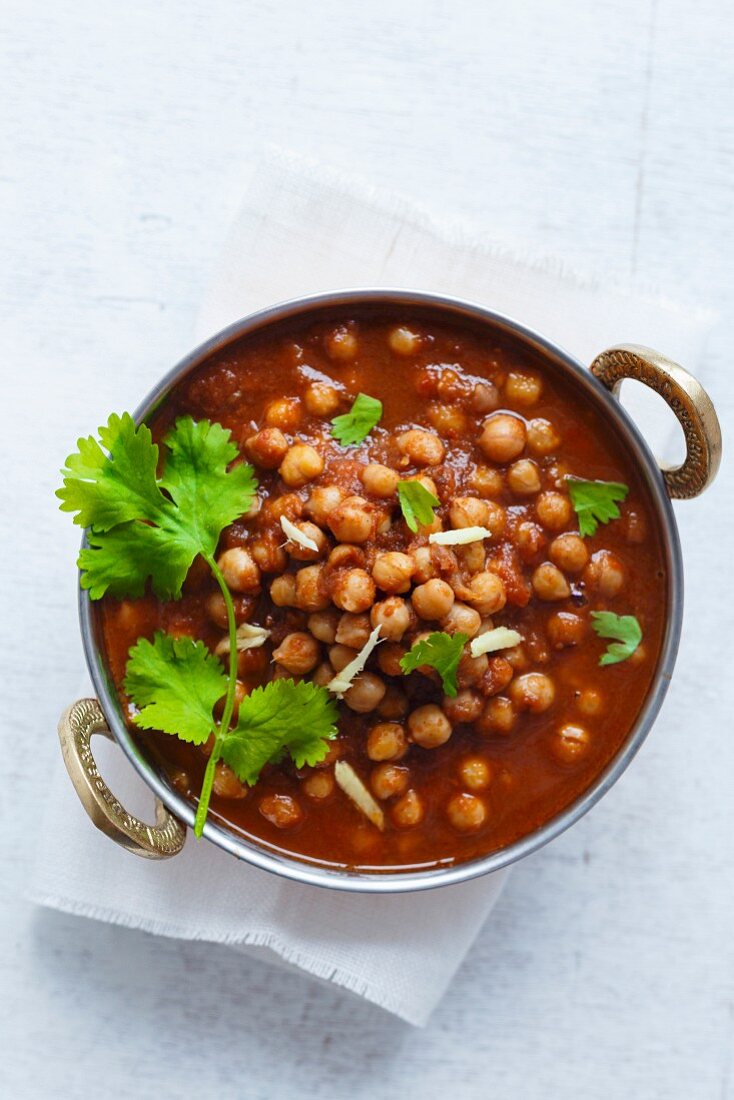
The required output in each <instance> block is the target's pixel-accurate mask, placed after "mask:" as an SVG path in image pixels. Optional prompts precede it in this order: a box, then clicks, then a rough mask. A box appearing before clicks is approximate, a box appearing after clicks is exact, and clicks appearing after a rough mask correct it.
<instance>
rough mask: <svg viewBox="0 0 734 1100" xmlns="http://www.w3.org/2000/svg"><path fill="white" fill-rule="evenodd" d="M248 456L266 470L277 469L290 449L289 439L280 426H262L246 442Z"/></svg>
mask: <svg viewBox="0 0 734 1100" xmlns="http://www.w3.org/2000/svg"><path fill="white" fill-rule="evenodd" d="M245 450H246V451H247V455H248V457H249V458H250V459H251V460H252V462H254V463H255V465H256V466H261V467H262V468H263V469H264V470H277V468H278V466H280V464H281V462H282V461H283V459H284V458H285V454H286V451H287V450H288V440H287V439H286V437H285V436H284V435H283V433H282V432H281V430H280V428H262V429H261V431H259V432H257V433H256V434H255V435H253V436H250V438H249V439H248V440H247V441H246V443H245Z"/></svg>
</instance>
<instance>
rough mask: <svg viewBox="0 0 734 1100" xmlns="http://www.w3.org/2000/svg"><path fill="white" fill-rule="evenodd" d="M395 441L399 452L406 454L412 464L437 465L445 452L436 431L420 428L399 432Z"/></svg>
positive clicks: (441, 460)
mask: <svg viewBox="0 0 734 1100" xmlns="http://www.w3.org/2000/svg"><path fill="white" fill-rule="evenodd" d="M396 442H397V445H398V449H399V451H400V453H401V454H404V455H406V456H407V457H408V458H409V459H410V461H411V462H412V463H413V465H414V466H438V464H439V462H443V457H444V454H445V453H446V451H445V448H444V445H443V443H442V442H441V440H440V439H439V437H438V436H437V435H436V433H435V432H427V431H424V430H423V429H422V428H411V429H410V431H407V432H401V433H400V435H399V436H398V437H397V440H396Z"/></svg>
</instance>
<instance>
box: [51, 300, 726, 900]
mask: <svg viewBox="0 0 734 1100" xmlns="http://www.w3.org/2000/svg"><path fill="white" fill-rule="evenodd" d="M398 307H402V308H405V309H406V310H410V309H419V310H420V311H422V312H424V313H425V312H427V313H429V314H430V315H431V316H433V317H435V318H437V319H440V320H442V321H449V322H454V323H456V322H461V321H467V322H470V323H471V325H472V326H473V327H474V328H475V329H476V327H477V326H486V327H487V329H488V332H491V333H492V334H497V333H498V332H499V333H503V334H506V335H508V336H510V337H512V338H513V340H514V341H515V342H517V343H519V344H521V345H524V346H525V347H527V348H528V349H529V350H530V351H532V352H533V353H535V354H536V355H540V356H541V357H542V358H543V359H544V360H545V361H546V362H547V363H549V364H551V365H552V366H553V367H554V368H555V369H556V370H557V371H560V372H561V373H562V374H563V375H564V377H565V378H567V379H568V380H569V381H570V382H571V383H572V384H573V385H574V386H575V387H576V389H577V390H578V392H579V394H580V395H583V396H584V397H585V398H587V399H588V400H590V401H592V402H593V403H594V404H595V405H596V406H597V407H600V408H601V409H602V410H603V412H604V414H605V416H606V417H607V418H608V419H609V421H610V423H611V424H612V425H613V426H614V428H615V429H616V431H617V433H618V435H619V436H620V437H621V439H622V440H623V441H624V443H625V445H626V446H627V448H628V450H629V453H630V454H631V455H632V456H633V457H634V459H635V461H636V463H637V466H638V471H639V473H640V474H641V476H642V478H643V480H644V482H645V484H646V485H647V488H648V490H649V493H650V499H651V501H652V505H653V507H654V510H655V512H656V518H657V522H658V526H659V530H660V532H661V537H662V542H663V547H664V554H665V558H666V566H667V569H666V572H667V585H668V590H667V606H668V615H667V625H666V627H665V635H664V638H663V642H662V647H661V651H660V658H659V661H658V667H657V672H656V674H655V678H654V680H653V683H652V685H651V687H650V690H649V693H648V696H647V699H646V701H645V704H644V706H643V707H642V710H641V711H640V713H639V715H638V717H637V720H636V722H635V723H634V725H633V727H632V729H631V730H630V731H629V733H628V735H627V737H626V739H625V741H624V743H623V744H622V745H621V747H620V748H619V750H618V752H617V753H616V755H615V756H614V757H613V759H612V760H611V761H610V763H609V764H608V765H607V767H606V768H605V769H604V771H603V772H602V773H601V774H600V775H599V776H598V777H597V778H596V779H595V780H594V782H593V783H592V784H591V786H590V787H589V788H588V789H587V790H586V791H585V792H584V794H583V795H581V797H579V798H577V799H576V801H574V802H573V803H572V804H571V805H569V806H567V807H566V808H565V809H564V810H563V811H562V812H561V813H559V814H557V815H556V816H555V817H554V818H552V819H551V820H550V821H548V822H546V824H545V825H543V826H541V827H540V828H538V829H536V830H534V831H533V832H531V833H529V834H528V835H527V836H524V837H522V838H521V839H520V840H517V841H515V842H514V843H513V844H510V845H508V846H507V847H505V848H503V849H501V850H499V851H496V852H492V853H491V854H489V855H486V856H483V857H481V858H478V859H473V860H469V861H467V862H463V863H458V864H454V865H450V866H441V867H435V868H431V869H427V870H416V871H390V870H386V871H380V872H361V871H352V870H346V869H339V868H335V867H333V866H327V865H324V864H320V863H318V862H315V861H308V860H306V859H303V858H296V857H295V856H291V855H289V854H286V853H284V852H282V851H280V850H277V849H275V848H274V847H270V846H268V845H267V844H265V843H262V842H255V841H252V840H248V839H245V838H244V837H242V836H240V835H238V834H236V833H235V832H233V831H230V830H229V829H227V828H225V827H223V826H221V825H218V824H216V823H215V822H213V821H209V822H208V823H207V824H206V826H205V828H204V837H205V838H206V839H207V840H208V841H211V842H212V843H213V844H216V845H217V846H218V847H220V848H223V849H224V850H225V851H227V852H230V853H231V854H232V855H233V856H236V857H237V858H238V859H242V860H245V861H246V862H247V863H250V864H252V865H253V866H255V867H260V868H261V869H263V870H266V871H271V872H273V873H274V874H277V875H281V876H283V877H284V878H288V879H293V880H294V881H296V882H303V883H307V884H309V885H311V886H324V887H329V888H331V889H336V890H350V891H356V892H363V893H398V892H405V891H413V890H426V889H430V888H433V887H437V886H448V885H450V884H453V883H457V882H464V881H466V880H467V879H470V878H475V877H476V876H478V875H484V874H487V873H489V872H491V871H497V870H499V869H500V868H501V867H506V866H507V865H508V864H510V863H514V862H516V861H517V860H519V859H522V858H523V857H524V856H526V855H529V854H530V853H531V852H534V851H536V850H537V849H538V848H540V847H542V846H543V845H544V844H547V843H548V841H550V840H553V838H554V837H556V836H558V835H559V833H562V832H563V831H564V830H565V829H567V828H568V827H569V826H570V825H572V824H573V823H574V822H575V821H577V820H578V819H579V818H580V817H581V816H582V815H583V814H585V813H586V812H587V810H589V809H591V807H592V806H593V805H594V804H595V803H596V802H598V801H599V799H600V798H601V797H602V795H603V794H604V793H605V792H606V791H608V790H609V788H610V787H611V786H612V784H613V783H614V782H615V781H616V780H617V779H618V778H619V776H620V775H621V774H622V772H623V771H624V770H625V768H626V767H627V765H628V764H629V763H630V761H631V760H632V757H633V756H634V755H635V753H636V752H637V751H638V749H639V748H640V745H641V744H642V742H643V741H644V739H645V737H646V736H647V734H648V731H649V730H650V728H651V726H652V724H653V722H654V720H655V717H656V715H657V713H658V711H659V709H660V705H661V703H662V701H663V698H664V696H665V693H666V691H667V689H668V684H669V683H670V678H671V676H672V673H673V666H674V664H675V659H676V654H677V651H678V643H679V638H680V631H681V621H682V613H683V571H682V563H681V552H680V543H679V539H678V530H677V527H676V522H675V518H674V515H673V510H672V507H671V504H670V499H671V498H672V497H693V496H697V495H698V494H699V493H700V492H702V491H703V489H704V488H705V487H706V486H707V485H708V484H709V483H710V482H711V481H712V480H713V478H714V476H715V474H716V470H717V468H718V465H719V460H720V454H721V432H720V429H719V424H718V420H717V417H716V413H715V411H714V408H713V406H712V404H711V401H710V400H709V398H708V396H707V395H706V393H705V392H704V390H703V389H702V387H701V386H700V385H699V383H698V382H697V381H696V380H695V379H694V378H693V377H692V376H691V375H690V374H688V372H686V371H685V370H683V368H681V367H679V366H677V365H676V364H674V363H671V362H670V361H669V360H667V359H665V358H664V357H663V356H661V355H659V354H658V353H657V352H653V351H651V350H650V349H648V348H640V347H636V346H631V345H622V346H619V347H615V348H612V349H609V350H608V351H606V352H603V353H602V354H601V355H599V356H598V357H597V359H595V360H594V362H593V363H592V364H591V368H590V369H587V368H586V367H584V366H583V365H582V364H581V363H579V362H578V361H577V360H576V359H574V358H573V357H572V356H571V355H569V354H568V353H567V352H565V351H563V350H562V349H561V348H560V347H558V346H557V345H556V344H554V343H552V342H551V341H549V340H547V339H546V338H545V337H543V336H541V335H539V334H538V333H536V332H533V331H532V330H531V329H529V328H527V327H526V326H525V325H523V324H521V323H520V322H518V321H514V320H511V319H510V318H509V317H505V316H503V315H501V314H499V313H495V312H494V311H493V310H491V309H487V308H485V307H483V306H480V305H475V304H472V303H469V302H464V301H460V300H458V299H454V298H447V297H443V296H441V295H433V294H426V293H422V292H416V291H407V290H344V291H337V292H334V293H329V294H320V295H316V296H314V297H309V298H300V299H297V300H294V301H289V302H284V303H282V304H280V305H275V306H272V307H271V308H269V309H264V310H260V311H259V312H257V313H254V314H252V315H251V316H250V317H246V318H245V319H244V320H242V321H238V322H236V323H235V324H233V325H230V326H229V327H228V328H226V329H224V330H223V331H222V332H220V333H219V334H218V335H216V336H214V337H212V339H211V340H207V341H206V343H204V344H202V345H201V346H200V347H198V348H196V350H195V351H193V352H192V353H191V354H190V355H187V356H186V357H185V358H184V359H182V360H181V362H180V363H178V364H177V366H175V367H174V368H173V369H172V370H171V371H169V372H168V374H167V375H166V376H165V377H164V378H163V379H162V380H161V381H160V382H159V384H158V385H157V386H156V387H155V389H154V390H153V391H152V392H151V393H150V394H149V395H148V397H147V398H146V399H145V401H143V403H142V404H141V405H140V407H139V408H138V410H137V413H136V419H137V420H142V419H144V418H145V417H147V416H149V415H150V414H151V413H152V412H153V411H154V410H155V409H156V408H157V407H158V406H159V405H160V403H161V402H162V401H164V400H165V398H166V396H167V395H168V393H169V392H170V390H171V389H172V388H173V387H174V386H175V385H176V384H177V383H178V382H180V380H181V379H182V378H184V377H185V376H186V375H187V374H188V373H189V372H191V371H192V370H195V369H196V368H197V367H198V366H199V365H200V364H202V363H203V362H204V361H205V360H207V359H208V358H209V357H210V356H211V355H212V354H213V353H215V352H218V351H220V350H221V349H222V348H224V347H226V346H227V345H228V344H231V343H232V342H233V341H235V340H238V339H240V337H242V336H246V335H248V334H250V333H254V332H256V331H261V330H263V329H266V328H267V327H269V326H271V325H274V324H279V323H280V322H282V321H285V320H292V319H299V320H300V319H302V320H304V321H305V322H309V321H313V320H316V319H317V318H318V317H319V316H320V315H323V314H328V315H329V316H334V315H339V314H340V313H341V314H342V315H343V316H346V315H348V314H349V312H350V310H354V309H355V308H356V309H358V310H365V309H369V310H370V311H374V312H376V313H378V314H379V312H380V310H384V311H385V312H387V311H390V312H391V313H394V311H395V309H396V308H398ZM624 378H636V379H638V380H640V381H642V382H644V383H645V384H647V385H648V386H650V387H652V388H653V389H654V390H656V391H657V392H658V393H660V394H661V395H662V396H663V397H664V399H665V400H666V401H667V403H668V404H669V405H670V407H671V408H672V409H673V411H674V412H675V414H676V416H677V417H678V419H679V421H680V423H681V425H682V427H683V430H684V433H685V437H686V445H687V455H686V459H685V461H684V463H683V464H682V465H681V466H680V467H678V468H676V469H674V470H661V468H660V467H659V465H658V463H657V462H656V460H655V459H654V458H653V455H652V454H651V452H650V450H649V448H648V446H647V444H646V442H645V440H644V438H643V437H642V435H641V434H640V431H639V430H638V428H637V427H636V425H635V424H634V422H633V421H632V420H631V419H630V417H629V415H628V414H627V413H626V412H625V410H624V409H623V408H622V406H621V405H620V404H619V402H618V400H616V399H615V395H616V393H617V391H618V389H619V386H620V384H621V381H622V380H623V379H624ZM79 610H80V619H81V630H82V638H83V642H84V651H85V655H86V659H87V664H88V666H89V671H90V673H91V676H92V681H93V683H94V687H95V691H96V693H97V699H86V700H80V701H78V702H77V703H75V704H73V705H72V706H71V707H70V708H68V710H67V711H66V712H65V713H64V715H63V716H62V719H61V722H60V725H59V735H60V738H61V743H62V750H63V754H64V759H65V762H66V766H67V769H68V770H69V774H70V776H71V779H72V781H73V783H74V786H75V787H76V790H77V792H78V794H79V797H80V798H81V800H82V802H83V804H84V806H85V808H86V809H87V811H88V813H89V815H90V817H91V818H92V820H93V822H94V823H95V824H96V825H97V826H98V827H99V828H100V829H102V830H103V831H104V832H105V833H107V834H108V835H109V836H111V837H112V838H113V839H114V840H116V841H117V842H118V843H120V844H122V845H124V846H125V847H126V848H128V849H129V850H130V851H132V852H135V853H136V854H138V855H142V856H146V857H148V858H154V859H155V858H165V857H168V856H171V855H175V854H176V853H177V852H179V851H180V850H181V848H182V847H183V842H184V839H185V826H184V824H183V823H185V824H187V825H190V826H192V825H193V822H194V816H195V812H194V809H193V807H192V805H191V804H190V803H189V802H188V801H186V800H185V799H184V798H182V797H181V796H180V795H179V794H178V793H177V792H176V791H175V790H174V789H173V788H172V787H171V785H170V784H169V783H168V781H167V780H166V778H165V777H164V776H162V775H161V774H160V773H159V772H158V770H157V769H156V767H155V766H154V765H153V764H152V763H151V762H150V761H149V760H148V759H147V758H146V756H145V755H144V754H143V752H142V751H141V748H140V746H139V744H138V743H137V742H136V740H135V738H134V737H133V735H132V734H131V733H130V730H129V729H128V727H127V725H126V723H125V719H124V716H123V713H122V709H121V706H120V702H119V699H118V697H117V693H116V691H115V688H114V684H113V682H112V679H111V676H110V673H109V670H108V668H107V666H106V661H105V656H104V647H103V644H102V638H101V636H100V631H99V623H98V616H96V615H95V614H94V612H93V607H92V602H91V600H90V599H89V596H88V594H87V592H86V591H84V590H82V589H81V588H80V596H79ZM95 733H103V734H105V735H106V736H108V737H113V738H114V739H115V740H116V741H117V743H118V744H119V746H120V747H121V749H122V751H123V752H124V753H125V755H126V756H127V758H128V759H129V761H130V763H131V764H132V766H133V767H134V768H135V770H136V771H137V772H138V773H139V775H140V776H141V777H142V778H143V779H144V781H145V782H146V783H147V785H148V786H149V787H150V789H151V791H153V793H154V795H155V796H156V824H155V825H147V824H145V823H144V822H141V821H139V820H138V819H137V818H135V817H133V816H132V815H131V814H129V813H127V812H126V811H125V810H124V808H123V807H122V806H121V805H120V804H119V802H118V801H117V800H116V799H115V797H114V795H113V794H112V793H111V792H110V791H109V789H108V787H107V786H106V784H105V782H104V780H103V779H102V777H101V776H100V774H99V772H98V770H97V768H96V765H95V763H94V757H93V755H92V752H91V748H90V738H91V737H92V735H93V734H95Z"/></svg>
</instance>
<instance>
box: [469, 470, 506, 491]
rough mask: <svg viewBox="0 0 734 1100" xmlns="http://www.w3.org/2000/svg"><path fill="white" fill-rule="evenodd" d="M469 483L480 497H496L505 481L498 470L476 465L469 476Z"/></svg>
mask: <svg viewBox="0 0 734 1100" xmlns="http://www.w3.org/2000/svg"><path fill="white" fill-rule="evenodd" d="M469 485H470V486H471V488H472V489H473V490H474V492H475V493H478V494H479V496H480V497H496V496H499V494H500V493H501V492H502V490H503V488H504V485H505V482H504V478H503V477H502V473H501V472H500V471H499V470H492V469H490V467H489V466H477V468H476V470H474V472H473V473H472V475H471V477H470V478H469Z"/></svg>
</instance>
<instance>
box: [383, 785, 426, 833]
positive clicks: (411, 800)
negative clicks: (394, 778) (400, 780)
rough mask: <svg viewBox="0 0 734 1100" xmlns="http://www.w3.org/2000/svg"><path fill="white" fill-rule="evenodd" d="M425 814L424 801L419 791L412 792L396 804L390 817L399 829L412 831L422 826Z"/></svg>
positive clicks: (407, 793) (408, 792)
mask: <svg viewBox="0 0 734 1100" xmlns="http://www.w3.org/2000/svg"><path fill="white" fill-rule="evenodd" d="M425 813H426V811H425V807H424V805H423V799H422V798H421V796H420V795H419V794H418V792H417V791H414V790H410V791H406V792H405V794H404V795H403V796H402V798H399V799H398V801H397V802H395V803H394V805H393V807H392V810H391V813H390V816H391V817H392V820H393V824H394V825H397V827H398V828H399V829H412V828H414V827H415V826H416V825H420V823H421V821H422V820H423V818H424V817H425Z"/></svg>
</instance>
